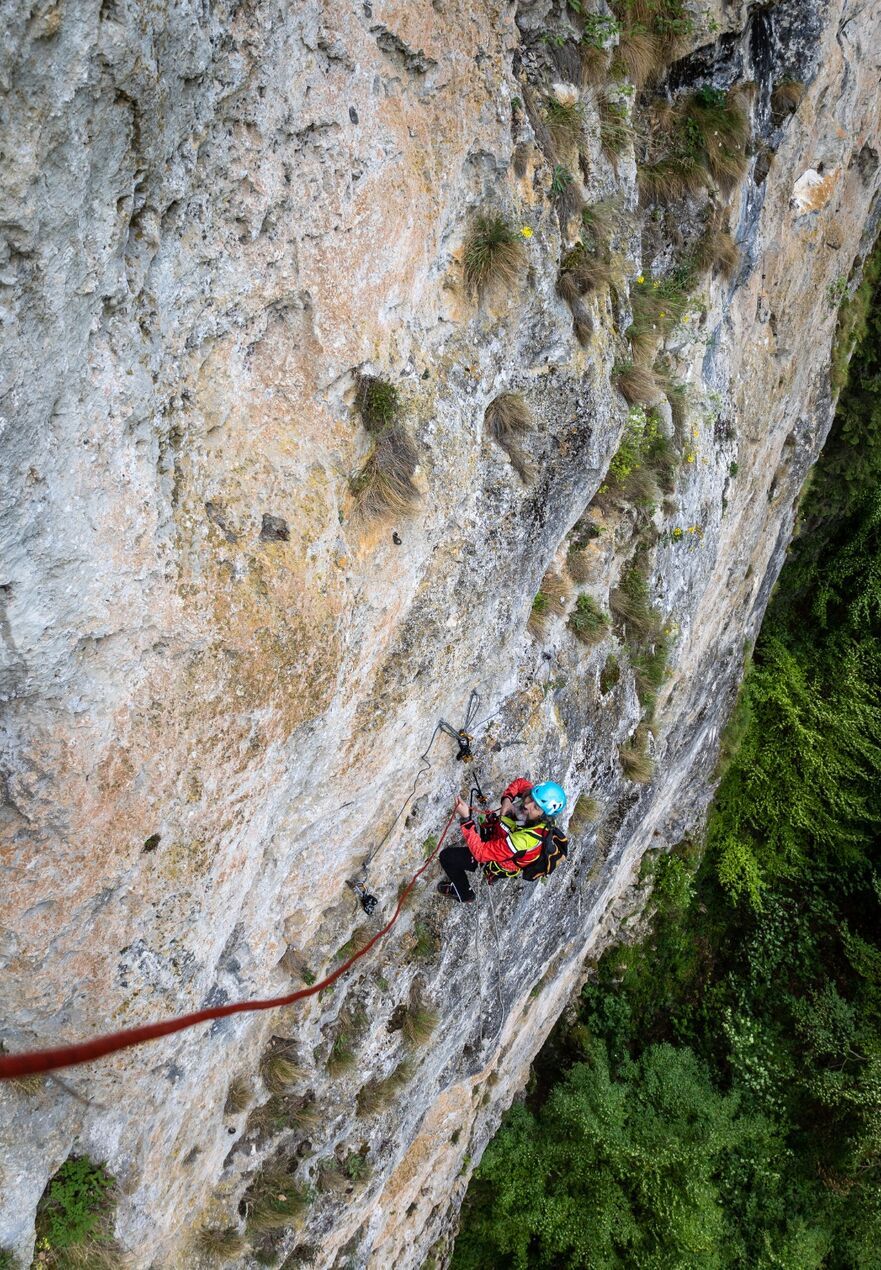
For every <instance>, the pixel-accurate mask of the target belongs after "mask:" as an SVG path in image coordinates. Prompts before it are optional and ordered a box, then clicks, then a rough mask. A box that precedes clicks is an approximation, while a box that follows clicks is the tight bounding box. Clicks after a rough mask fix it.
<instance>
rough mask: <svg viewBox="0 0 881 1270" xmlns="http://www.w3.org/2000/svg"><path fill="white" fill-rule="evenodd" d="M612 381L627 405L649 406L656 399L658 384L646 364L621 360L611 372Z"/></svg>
mask: <svg viewBox="0 0 881 1270" xmlns="http://www.w3.org/2000/svg"><path fill="white" fill-rule="evenodd" d="M612 378H613V382H614V384H615V387H616V388H617V389H618V391H619V392H620V393H621V396H622V397H623V398H624V400H625V401H626V402H627V403H628V405H631V406H636V405H645V406H650V405H651V404H652V402H654V401H657V399H658V384H657V380H656V379H655V376H654V374H653V373H652V371H651V370H649V369H648V367H647V366H637V365H636V363H635V362H623V363H621V364H619V365H618V366H616V368H615V370H614V372H613V376H612Z"/></svg>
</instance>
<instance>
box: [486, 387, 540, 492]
mask: <svg viewBox="0 0 881 1270" xmlns="http://www.w3.org/2000/svg"><path fill="white" fill-rule="evenodd" d="M483 422H484V426H485V428H486V430H487V432H488V433H489V435H490V436H491V437H492V439H493V440H494V441H495V442H496V444H497V445H500V446H501V447H502V449H503V450H504V451H505V453H506V454H507V456H508V458H509V459H510V460H511V463H512V465H513V467H514V470H515V471H516V473H517V475H518V476H519V477H520V479H521V480H522V481H524V482H526V481H528V480H529V478H530V476H531V475H532V474H533V470H532V465H531V463H530V460H529V456H528V455H527V454H526V452H525V451H524V450H523V448H522V446H521V445H520V441H521V439H522V438H523V437H524V436H525V435H526V434H527V433H528V432H529V431H530V429H531V428H532V415H531V414H530V413H529V408H528V406H527V405H526V402H525V401H524V400H523V398H522V397H521V395H520V393H519V392H503V393H500V394H499V396H498V397H496V398H495V400H494V401H491V402H490V403H489V405H488V406H487V408H486V410H485V411H484V415H483Z"/></svg>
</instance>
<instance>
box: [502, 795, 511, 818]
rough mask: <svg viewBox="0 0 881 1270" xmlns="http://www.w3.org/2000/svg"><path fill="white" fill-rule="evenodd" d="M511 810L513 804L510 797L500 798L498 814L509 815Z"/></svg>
mask: <svg viewBox="0 0 881 1270" xmlns="http://www.w3.org/2000/svg"><path fill="white" fill-rule="evenodd" d="M513 810H514V804H513V803H512V802H511V799H510V798H503V799H502V805H501V807H500V808H499V815H500V816H510V814H511V812H512V811H513Z"/></svg>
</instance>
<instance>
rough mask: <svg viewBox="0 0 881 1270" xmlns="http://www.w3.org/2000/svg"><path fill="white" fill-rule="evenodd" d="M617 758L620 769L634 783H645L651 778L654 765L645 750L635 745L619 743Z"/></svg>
mask: <svg viewBox="0 0 881 1270" xmlns="http://www.w3.org/2000/svg"><path fill="white" fill-rule="evenodd" d="M618 758H619V760H620V762H621V770H622V771H623V773H624V775H625V776H626V777H627V779H628V780H629V781H633V782H634V784H636V785H646V784H647V783H648V782H649V781H650V780H651V779H652V775H653V774H654V770H655V765H654V763H653V762H652V760H651V759H650V758H649V756H648V754H646V752H645V750H641V749H639V748H637V746H635V745H621V746H619V747H618Z"/></svg>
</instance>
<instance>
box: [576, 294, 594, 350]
mask: <svg viewBox="0 0 881 1270" xmlns="http://www.w3.org/2000/svg"><path fill="white" fill-rule="evenodd" d="M572 329H573V331H574V332H575V338H576V339H577V340H578V343H579V344H580V345H581V347H582V348H587V346H588V345H589V344H590V340H591V336H592V335H593V318H592V317H591V316H590V314H589V313H588V311H587V309H586V308H585V307H584V305H583V304H579V305H578V307H577V308H576V309H574V310H573V313H572Z"/></svg>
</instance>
